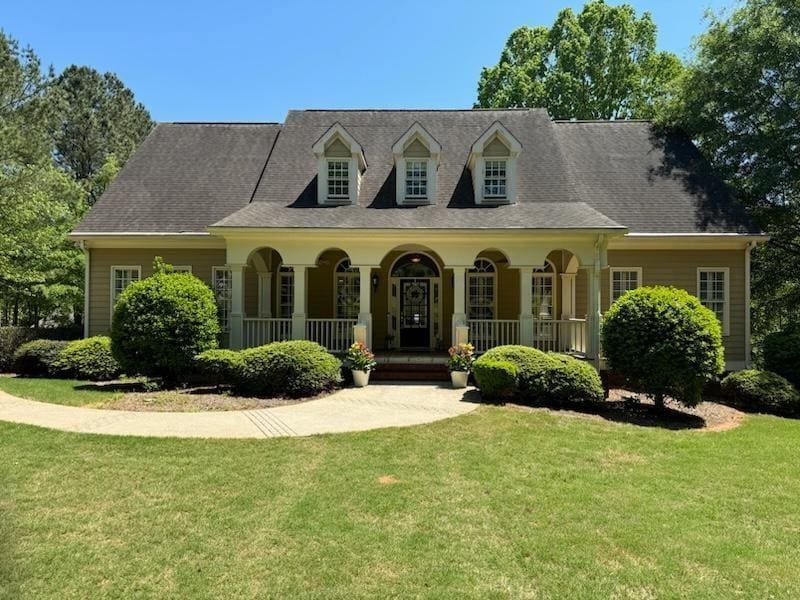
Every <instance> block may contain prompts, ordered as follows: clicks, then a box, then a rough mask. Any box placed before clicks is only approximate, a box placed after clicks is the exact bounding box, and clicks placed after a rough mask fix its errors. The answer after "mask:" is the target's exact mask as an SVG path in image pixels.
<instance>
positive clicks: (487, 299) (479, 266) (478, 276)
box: [467, 258, 497, 319]
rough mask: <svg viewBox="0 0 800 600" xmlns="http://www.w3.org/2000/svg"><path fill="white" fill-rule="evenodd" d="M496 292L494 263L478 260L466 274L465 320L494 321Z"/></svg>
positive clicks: (482, 259) (483, 259)
mask: <svg viewBox="0 0 800 600" xmlns="http://www.w3.org/2000/svg"><path fill="white" fill-rule="evenodd" d="M496 290H497V272H496V269H495V266H494V263H493V262H492V261H490V260H487V259H485V258H479V259H478V260H476V261H475V264H474V265H473V267H472V268H471V269H470V270H469V271H468V273H467V318H468V319H494V318H495V297H496V294H495V292H496Z"/></svg>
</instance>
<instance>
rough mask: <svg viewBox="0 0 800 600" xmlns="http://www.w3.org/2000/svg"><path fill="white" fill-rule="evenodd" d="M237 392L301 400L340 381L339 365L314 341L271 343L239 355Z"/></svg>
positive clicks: (330, 387) (329, 388) (335, 359)
mask: <svg viewBox="0 0 800 600" xmlns="http://www.w3.org/2000/svg"><path fill="white" fill-rule="evenodd" d="M241 360H242V363H241V366H240V368H239V375H238V377H237V381H236V386H235V387H236V391H237V392H238V393H242V394H246V395H254V396H263V397H275V396H288V397H290V398H302V397H306V396H314V395H316V394H319V393H321V392H324V391H328V390H331V389H333V388H334V387H335V386H336V385H337V384H339V383H340V382H341V374H340V373H341V368H342V363H341V362H340V361H339V360H338V359H337V358H335V357H334V356H332V355H331V354H329V353H328V351H327V350H325V348H323V347H322V346H320V345H319V344H315V343H314V342H307V341H299V340H298V341H291V342H274V343H272V344H267V345H266V346H261V347H259V348H250V349H249V350H244V351H242V353H241Z"/></svg>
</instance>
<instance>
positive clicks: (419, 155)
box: [392, 123, 442, 206]
mask: <svg viewBox="0 0 800 600" xmlns="http://www.w3.org/2000/svg"><path fill="white" fill-rule="evenodd" d="M441 151H442V147H441V146H440V145H439V142H437V141H436V140H435V139H434V138H433V136H432V135H431V134H430V133H428V131H427V130H426V129H425V128H424V127H423V126H422V125H420V124H419V123H414V124H413V125H412V126H411V127H410V128H409V129H408V131H406V132H405V133H404V134H403V135H402V137H401V138H400V139H399V140H397V142H395V144H394V146H392V153H393V154H394V161H395V173H396V176H397V188H396V191H397V204H398V205H400V206H419V205H422V204H433V203H434V202H435V201H436V190H437V189H438V186H437V183H438V181H437V180H438V177H437V171H438V168H439V155H440V153H441Z"/></svg>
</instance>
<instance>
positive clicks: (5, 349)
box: [0, 325, 81, 373]
mask: <svg viewBox="0 0 800 600" xmlns="http://www.w3.org/2000/svg"><path fill="white" fill-rule="evenodd" d="M80 337H81V327H79V326H77V325H65V326H62V327H39V328H35V327H13V326H10V327H0V373H7V372H9V371H11V369H12V368H13V366H14V352H16V351H17V348H19V347H20V346H21V345H22V344H24V343H26V342H31V341H33V340H75V339H78V338H80Z"/></svg>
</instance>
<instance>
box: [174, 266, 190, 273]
mask: <svg viewBox="0 0 800 600" xmlns="http://www.w3.org/2000/svg"><path fill="white" fill-rule="evenodd" d="M172 270H173V271H174V272H175V273H191V272H192V265H172Z"/></svg>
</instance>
